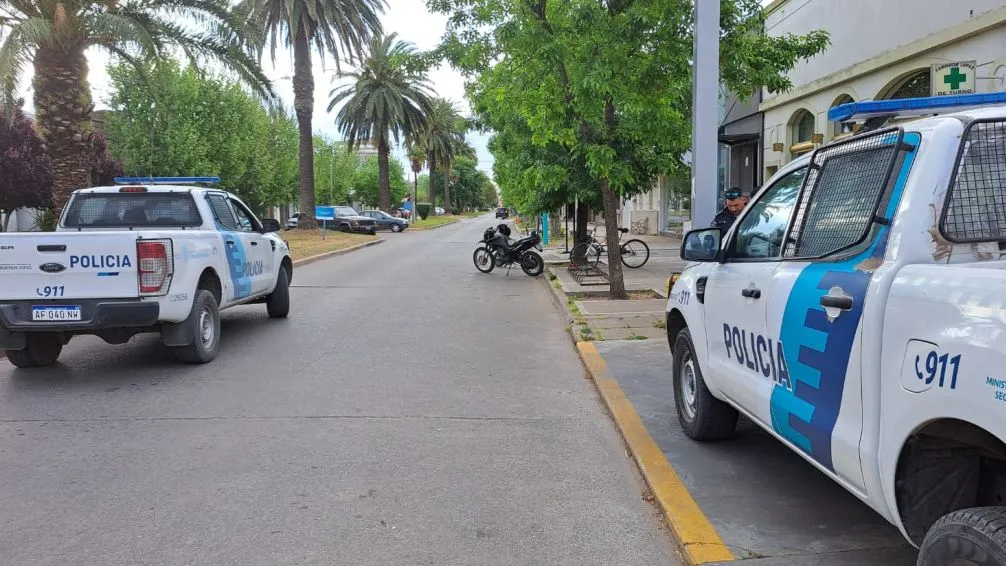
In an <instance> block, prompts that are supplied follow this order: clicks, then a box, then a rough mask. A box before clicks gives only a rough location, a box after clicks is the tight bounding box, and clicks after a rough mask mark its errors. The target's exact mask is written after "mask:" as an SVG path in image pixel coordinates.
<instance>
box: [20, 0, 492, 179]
mask: <svg viewBox="0 0 1006 566" xmlns="http://www.w3.org/2000/svg"><path fill="white" fill-rule="evenodd" d="M387 2H388V9H387V10H386V12H385V14H384V16H383V17H382V18H381V21H382V24H383V25H384V30H385V33H389V34H390V33H397V34H398V37H399V39H401V40H403V41H408V42H411V43H413V44H415V46H416V47H417V48H418V49H420V50H429V49H433V48H434V47H435V46H436V45H437V43H438V42H439V41H440V39H441V37H442V36H443V33H444V30H445V29H446V23H447V18H446V16H443V15H440V14H430V13H429V12H427V10H426V2H425V0H387ZM313 55H314V57H313V62H314V81H315V92H314V100H315V105H314V120H313V122H314V123H313V126H314V131H315V133H316V134H320V135H322V136H324V137H326V138H328V139H332V140H339V139H341V136H340V135H339V133H338V131H337V130H336V127H335V120H334V114H335V113H334V112H333V113H332V114H331V115H330V114H329V113H328V99H329V92H330V91H331V90H332V89H333V88H334V87H336V86H338V84H340V83H337V82H333V81H334V79H335V68H334V66H333V65H332V61H331V60H330V59H329V60H327V61H326V63H327V68H326V65H325V64H324V63H323V62H322V61H321V60H320V59H319V58H318V57H317V53H314V54H313ZM87 57H88V66H89V70H90V74H89V81H90V84H91V90H92V92H93V95H94V102H95V107H96V108H107V107H108V106H107V101H108V99H109V96H110V94H111V93H110V88H109V78H108V73H107V71H106V67H107V66H108V63H109V56H108V55H106V54H105V53H103V52H100V51H96V50H92V51H89V52H88V54H87ZM262 66H263V69H264V70H265V72H266V75H267V76H268V77H269V79H270V80H272V81H273V84H274V88H275V89H276V92H277V94H278V95H279V96H280V98H281V99H282V100H283V102H284V104H285V105H286V106H288V107H292V106H293V85H292V83H291V80H290V77H291V76H292V75H293V57H292V53H291V52H290V51H288V50H277V52H276V62H275V65H274V64H273V63H272V61H271V60H270V58H269V54H268V50H266V55H265V58H264V59H263V61H262ZM26 74H27V73H26ZM429 77H430V82H431V83H432V85H433V87H434V88H435V89H436V91H437V93H438V94H439V95H440V96H441V97H444V98H447V99H448V100H452V101H454V103H455V104H456V106H457V107H458V109H459V110H461V112H462V114H464V115H469V114H470V108H469V105H468V102H467V101H466V100H465V89H464V79H463V78H462V77H461V74H460V73H458V72H457V71H455V70H453V69H452V68H451V67H450V66H449V65H446V64H445V65H441V66H440V67H438V68H436V69H433V70H431V72H430V73H429ZM22 92H23V93H24V97H25V100H26V104H25V106H26V109H27V110H33V108H32V103H31V98H32V93H31V91H30V77H26V78H25V81H24V84H23V85H22ZM488 138H489V136H488V135H485V134H481V133H479V132H471V133H469V134H468V141H469V143H471V144H472V146H473V147H474V148H475V150H476V153H477V157H478V161H479V164H478V168H479V169H481V170H483V171H485V172H486V173H487V174H489V175H490V177H491V176H492V155H491V154H490V153H489V151H488V150H487V149H486V144H487V143H488ZM394 155H395V157H396V158H398V159H399V160H400V161H401V162H402V163H403V165H405V171H406V172H407V173H408V172H409V171H410V168H409V165H408V160H407V159H406V158H405V153H404V151H402V150H401V148H396V150H395V152H394ZM192 174H193V175H197V174H199V172H198V171H193V172H192Z"/></svg>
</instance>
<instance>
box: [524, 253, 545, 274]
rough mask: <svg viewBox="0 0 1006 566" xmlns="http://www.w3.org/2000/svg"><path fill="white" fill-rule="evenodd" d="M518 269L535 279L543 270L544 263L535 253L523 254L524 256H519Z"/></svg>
mask: <svg viewBox="0 0 1006 566" xmlns="http://www.w3.org/2000/svg"><path fill="white" fill-rule="evenodd" d="M520 268H521V269H523V270H524V273H526V274H528V275H529V276H531V277H537V276H539V275H541V272H542V271H544V270H545V262H544V261H543V260H542V259H541V256H540V255H538V254H537V253H535V252H524V255H522V256H520Z"/></svg>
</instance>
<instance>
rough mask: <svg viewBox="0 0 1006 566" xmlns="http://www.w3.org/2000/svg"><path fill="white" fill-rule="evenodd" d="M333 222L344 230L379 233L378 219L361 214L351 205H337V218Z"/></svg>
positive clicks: (339, 228)
mask: <svg viewBox="0 0 1006 566" xmlns="http://www.w3.org/2000/svg"><path fill="white" fill-rule="evenodd" d="M332 224H333V225H335V227H336V228H337V229H338V230H341V231H343V232H363V233H365V234H371V235H374V234H376V233H377V221H376V220H374V219H373V218H367V217H366V216H360V215H359V214H357V212H356V211H355V210H353V208H352V207H349V206H336V207H335V220H333V221H332Z"/></svg>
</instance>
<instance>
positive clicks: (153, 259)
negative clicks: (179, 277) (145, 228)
mask: <svg viewBox="0 0 1006 566" xmlns="http://www.w3.org/2000/svg"><path fill="white" fill-rule="evenodd" d="M136 259H137V270H136V273H137V277H139V280H140V296H158V295H164V294H166V293H167V292H168V287H170V286H171V276H172V275H174V272H175V265H174V254H173V253H172V248H171V240H141V241H139V242H137V243H136Z"/></svg>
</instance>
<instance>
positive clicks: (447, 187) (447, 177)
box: [444, 167, 451, 215]
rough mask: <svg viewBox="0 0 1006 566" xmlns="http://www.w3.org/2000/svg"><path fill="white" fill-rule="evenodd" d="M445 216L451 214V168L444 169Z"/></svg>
mask: <svg viewBox="0 0 1006 566" xmlns="http://www.w3.org/2000/svg"><path fill="white" fill-rule="evenodd" d="M444 169H445V171H444V214H445V215H446V214H451V168H450V167H445V168H444Z"/></svg>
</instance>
